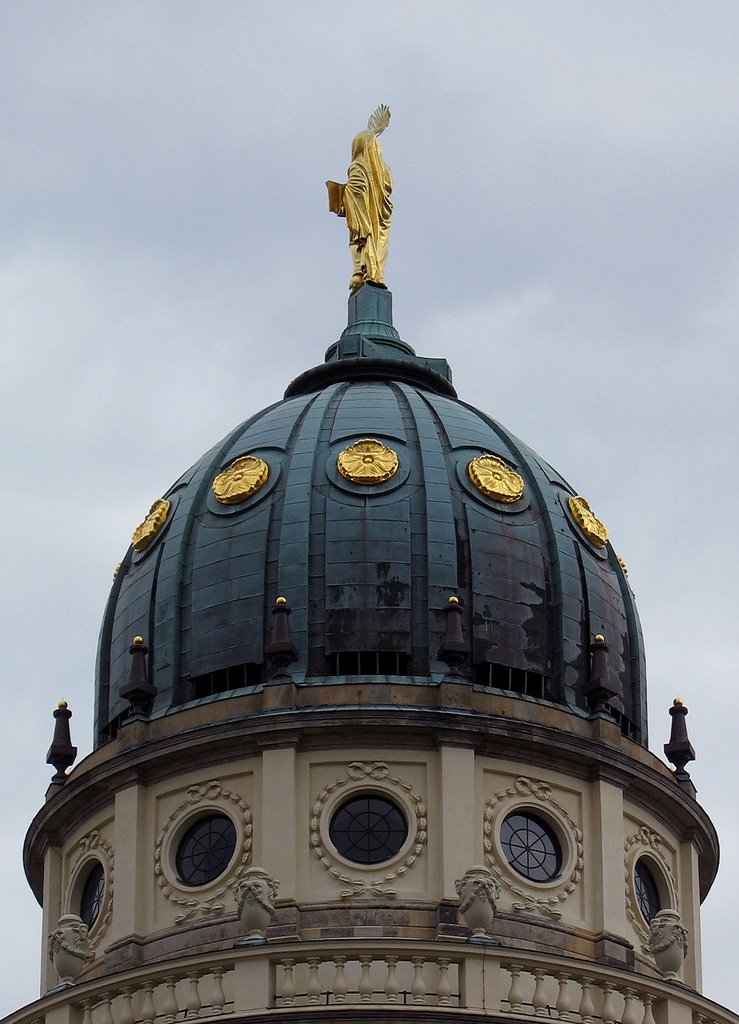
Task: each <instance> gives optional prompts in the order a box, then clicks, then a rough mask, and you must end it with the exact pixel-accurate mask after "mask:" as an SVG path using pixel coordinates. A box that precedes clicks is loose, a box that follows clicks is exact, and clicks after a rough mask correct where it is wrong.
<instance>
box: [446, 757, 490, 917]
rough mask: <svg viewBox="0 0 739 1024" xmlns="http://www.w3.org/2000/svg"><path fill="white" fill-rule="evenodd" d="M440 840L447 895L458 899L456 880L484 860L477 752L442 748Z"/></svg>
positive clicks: (447, 897)
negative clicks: (477, 804)
mask: <svg viewBox="0 0 739 1024" xmlns="http://www.w3.org/2000/svg"><path fill="white" fill-rule="evenodd" d="M439 775H440V789H441V816H442V821H441V830H440V832H441V843H442V853H441V855H442V870H443V879H444V897H445V898H446V899H449V898H451V899H456V896H457V891H456V889H455V887H454V883H455V881H456V880H457V879H458V878H461V877H462V875H463V874H464V873H465V871H466V870H467V869H468V868H471V867H472V865H473V864H479V863H481V862H482V847H481V845H480V843H479V839H478V831H479V828H478V827H477V826H478V825H479V822H478V821H477V817H478V816H477V815H476V814H475V752H474V750H472V748H470V747H459V746H448V745H446V744H445V745H442V746H441V747H440V750H439Z"/></svg>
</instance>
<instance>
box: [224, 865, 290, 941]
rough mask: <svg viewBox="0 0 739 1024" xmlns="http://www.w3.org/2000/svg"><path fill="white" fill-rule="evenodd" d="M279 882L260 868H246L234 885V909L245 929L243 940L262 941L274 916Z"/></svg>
mask: <svg viewBox="0 0 739 1024" xmlns="http://www.w3.org/2000/svg"><path fill="white" fill-rule="evenodd" d="M279 888H280V883H279V882H278V881H276V880H275V879H274V878H270V876H269V875H268V874H267V872H266V871H264V870H263V869H262V868H258V867H251V868H247V869H246V871H245V872H244V875H243V876H242V878H240V879H239V881H238V882H237V883H236V885H235V886H234V899H235V900H236V910H237V911H238V914H239V919H240V921H241V924H242V925H243V927H244V930H245V931H246V936H245V938H244V939H243V940H242V941H244V942H263V941H264V937H265V934H266V932H267V928H268V927H269V923H270V921H271V920H272V918H273V917H274V916H275V900H276V899H277V892H278V890H279Z"/></svg>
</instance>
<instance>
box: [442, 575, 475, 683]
mask: <svg viewBox="0 0 739 1024" xmlns="http://www.w3.org/2000/svg"><path fill="white" fill-rule="evenodd" d="M444 611H445V614H446V623H445V626H444V640H443V642H442V644H441V647H440V648H439V658H440V660H441V661H445V662H446V663H447V665H448V666H449V672H448V673H447V675H448V677H449V678H452V679H461V678H463V677H464V673H463V672H462V666H463V665H464V663H465V661H466V659H467V656H468V654H469V653H470V648H469V644H467V642H466V641H465V639H464V634H463V632H462V606H461V604H460V603H459V598H458V597H456V596H454V595H452V597H450V598H449V601H448V602H447V606H446V608H445V609H444Z"/></svg>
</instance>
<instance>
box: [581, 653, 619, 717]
mask: <svg viewBox="0 0 739 1024" xmlns="http://www.w3.org/2000/svg"><path fill="white" fill-rule="evenodd" d="M584 692H585V696H586V697H587V699H588V704H589V705H590V711H591V714H598V713H599V712H601V713H602V712H605V713H607V712H608V710H609V708H608V705H609V703H610V701H612V700H613V698H614V697H620V696H621V684H620V682H619V681H618V680H616V679H614V678H613V676H612V674H611V672H610V670H609V666H608V644H607V643H606V640H605V637H604V636H603V635H602V633H597V634H596V635H595V636H594V637H593V642H592V644H591V645H590V676H589V678H588V681H587V683H586V684H585V687H584Z"/></svg>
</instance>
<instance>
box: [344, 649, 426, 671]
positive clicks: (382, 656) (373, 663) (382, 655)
mask: <svg viewBox="0 0 739 1024" xmlns="http://www.w3.org/2000/svg"><path fill="white" fill-rule="evenodd" d="M408 665H409V658H408V654H407V652H406V651H334V653H333V654H329V655H328V657H327V658H326V675H327V676H407V675H408Z"/></svg>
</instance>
